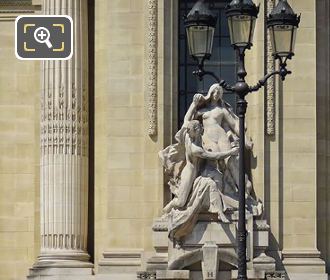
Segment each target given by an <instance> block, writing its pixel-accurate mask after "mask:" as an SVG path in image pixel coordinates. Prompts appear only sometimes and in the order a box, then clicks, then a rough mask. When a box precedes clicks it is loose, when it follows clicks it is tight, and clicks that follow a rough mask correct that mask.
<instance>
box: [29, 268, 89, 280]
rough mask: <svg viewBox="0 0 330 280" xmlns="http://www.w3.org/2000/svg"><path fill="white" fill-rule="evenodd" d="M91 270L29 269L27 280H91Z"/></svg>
mask: <svg viewBox="0 0 330 280" xmlns="http://www.w3.org/2000/svg"><path fill="white" fill-rule="evenodd" d="M93 277H94V276H93V270H92V268H91V267H90V268H87V267H62V268H59V267H48V268H47V267H43V268H35V267H33V268H31V269H30V273H29V275H28V276H27V279H31V280H32V279H33V280H37V279H38V280H79V279H81V280H92V279H94V278H93Z"/></svg>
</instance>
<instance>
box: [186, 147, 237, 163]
mask: <svg viewBox="0 0 330 280" xmlns="http://www.w3.org/2000/svg"><path fill="white" fill-rule="evenodd" d="M191 152H192V155H193V156H195V157H199V158H203V159H210V160H219V159H224V158H226V157H229V156H231V155H235V154H237V153H238V147H235V148H233V149H231V150H229V151H226V152H209V151H205V150H204V149H203V148H201V147H199V146H196V145H194V144H193V145H192V147H191Z"/></svg>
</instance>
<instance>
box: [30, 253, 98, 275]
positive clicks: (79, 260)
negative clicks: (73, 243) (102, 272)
mask: <svg viewBox="0 0 330 280" xmlns="http://www.w3.org/2000/svg"><path fill="white" fill-rule="evenodd" d="M89 259H90V256H89V255H88V254H87V253H84V252H70V253H68V252H60V251H58V252H56V251H55V250H54V252H51V253H49V252H48V253H42V254H41V255H40V256H39V257H38V261H37V262H36V263H35V264H34V265H33V267H32V268H30V271H29V275H28V276H27V279H31V280H32V279H35V280H36V279H38V280H43V279H44V280H79V279H81V280H91V279H93V278H92V277H93V276H92V275H93V268H94V265H93V264H92V263H91V262H89Z"/></svg>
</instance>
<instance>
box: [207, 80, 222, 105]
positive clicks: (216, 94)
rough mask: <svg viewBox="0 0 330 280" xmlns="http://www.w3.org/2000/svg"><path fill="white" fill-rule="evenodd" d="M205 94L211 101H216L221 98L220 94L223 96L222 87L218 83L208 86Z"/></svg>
mask: <svg viewBox="0 0 330 280" xmlns="http://www.w3.org/2000/svg"><path fill="white" fill-rule="evenodd" d="M207 96H208V97H209V98H210V100H211V101H218V100H220V99H221V100H222V96H223V89H222V87H221V86H220V85H219V84H213V85H212V86H211V87H210V89H209V92H208V94H207Z"/></svg>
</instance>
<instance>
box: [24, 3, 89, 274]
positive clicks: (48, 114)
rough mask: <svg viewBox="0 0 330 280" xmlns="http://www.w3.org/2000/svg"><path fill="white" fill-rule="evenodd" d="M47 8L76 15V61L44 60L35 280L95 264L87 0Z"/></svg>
mask: <svg viewBox="0 0 330 280" xmlns="http://www.w3.org/2000/svg"><path fill="white" fill-rule="evenodd" d="M43 8H44V13H45V14H52V15H53V14H55V15H69V16H71V17H72V19H73V24H74V32H73V40H74V42H73V46H74V49H73V56H72V58H71V59H70V60H66V61H58V60H53V61H43V64H42V82H43V84H42V92H41V120H40V121H41V129H40V130H41V162H40V200H41V202H40V216H41V224H40V229H41V250H40V255H39V257H38V261H37V262H36V264H35V265H34V266H33V268H32V269H31V271H30V276H29V279H48V278H49V279H71V278H72V277H79V279H85V278H86V277H87V276H88V275H91V274H92V267H93V265H92V264H91V263H90V262H89V258H90V257H89V255H88V253H87V218H88V213H87V211H88V53H87V46H88V43H87V39H88V38H87V34H88V33H87V0H72V1H66V0H58V1H51V0H46V1H44V6H43ZM75 268H76V269H75ZM70 275H73V276H72V277H71V276H70ZM77 275H79V276H77ZM69 276H70V277H71V278H70V277H69ZM38 277H40V278H38ZM54 277H57V278H54ZM74 279H76V278H74ZM86 279H87V278H86Z"/></svg>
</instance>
